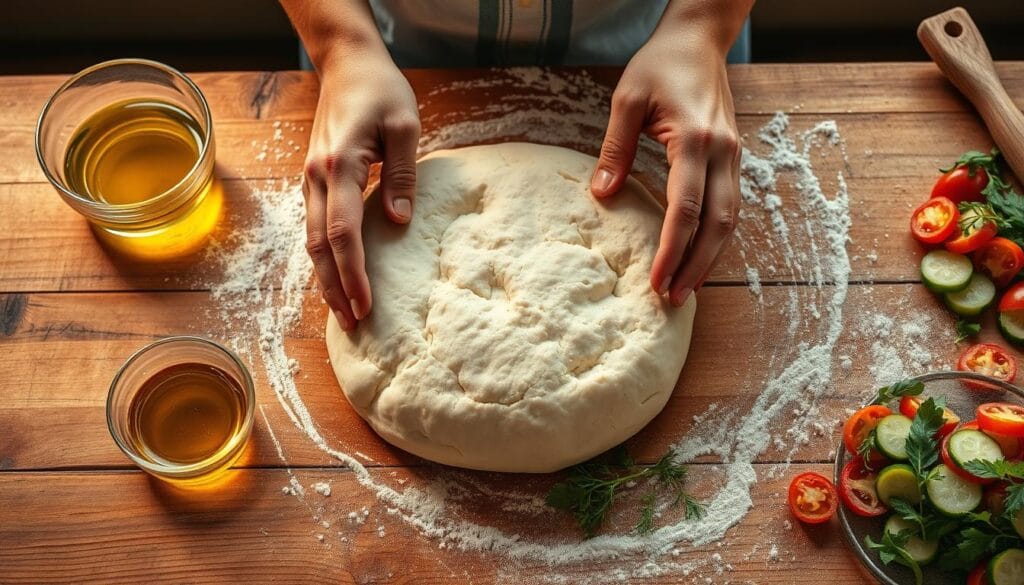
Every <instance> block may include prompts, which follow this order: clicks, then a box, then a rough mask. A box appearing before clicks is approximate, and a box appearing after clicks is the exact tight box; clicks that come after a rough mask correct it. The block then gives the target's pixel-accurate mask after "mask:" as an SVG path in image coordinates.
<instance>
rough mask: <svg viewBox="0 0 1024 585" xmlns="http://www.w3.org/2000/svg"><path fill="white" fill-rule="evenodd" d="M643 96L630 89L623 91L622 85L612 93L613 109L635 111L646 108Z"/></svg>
mask: <svg viewBox="0 0 1024 585" xmlns="http://www.w3.org/2000/svg"><path fill="white" fill-rule="evenodd" d="M644 101H645V100H644V96H643V94H641V93H639V92H637V91H634V90H629V89H623V88H622V85H621V84H620V85H619V87H618V88H616V89H615V92H614V93H612V109H624V110H633V109H636V108H642V107H643V106H644Z"/></svg>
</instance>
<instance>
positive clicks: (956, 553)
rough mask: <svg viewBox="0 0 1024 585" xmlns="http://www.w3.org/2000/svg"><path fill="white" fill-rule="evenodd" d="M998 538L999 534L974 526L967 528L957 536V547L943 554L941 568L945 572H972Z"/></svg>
mask: <svg viewBox="0 0 1024 585" xmlns="http://www.w3.org/2000/svg"><path fill="white" fill-rule="evenodd" d="M997 538H999V534H995V533H990V532H986V531H984V530H981V529H980V528H976V527H973V526H970V527H967V528H965V529H963V530H961V531H960V533H959V534H957V543H956V546H952V547H950V548H948V549H946V552H945V553H943V555H942V558H940V559H939V567H940V568H942V569H944V570H952V569H963V570H970V569H971V568H973V567H974V566H975V565H977V564H978V561H979V560H981V558H982V557H984V556H985V555H986V554H987V553H988V552H989V549H991V548H992V546H993V545H994V544H995V541H996V539H997Z"/></svg>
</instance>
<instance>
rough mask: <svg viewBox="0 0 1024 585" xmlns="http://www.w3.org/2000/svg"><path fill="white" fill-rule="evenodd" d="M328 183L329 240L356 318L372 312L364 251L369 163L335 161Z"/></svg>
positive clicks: (327, 229) (339, 274) (327, 214)
mask: <svg viewBox="0 0 1024 585" xmlns="http://www.w3.org/2000/svg"><path fill="white" fill-rule="evenodd" d="M329 166H333V168H331V169H330V177H331V178H330V179H329V180H328V183H327V213H326V217H327V223H326V226H327V227H326V233H327V242H328V243H329V244H330V250H331V254H332V255H333V257H334V264H335V266H337V272H338V276H340V277H341V286H342V288H343V289H344V293H345V296H347V297H348V301H349V306H350V308H351V311H352V315H353V316H354V317H355V319H357V320H360V319H363V318H364V317H366V316H367V315H368V314H369V313H370V308H371V304H372V300H371V297H370V282H369V279H368V278H367V277H366V264H365V255H364V252H363V237H362V224H363V190H362V188H361V187H360V184H361V182H360V174H362V177H363V179H362V181H363V182H365V175H366V172H367V170H368V169H367V168H361V166H362V167H365V166H366V165H360V163H358V162H354V161H347V160H345V159H341V160H337V161H333V165H329Z"/></svg>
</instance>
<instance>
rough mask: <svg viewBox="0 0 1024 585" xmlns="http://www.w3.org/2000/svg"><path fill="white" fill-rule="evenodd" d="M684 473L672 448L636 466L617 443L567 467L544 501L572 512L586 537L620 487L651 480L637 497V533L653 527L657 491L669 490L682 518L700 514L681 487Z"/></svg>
mask: <svg viewBox="0 0 1024 585" xmlns="http://www.w3.org/2000/svg"><path fill="white" fill-rule="evenodd" d="M686 472H687V468H686V466H685V465H683V464H681V463H678V462H677V461H676V453H675V451H674V450H672V449H669V451H668V452H667V453H665V455H663V456H662V457H661V459H659V460H658V462H657V463H655V464H654V465H652V466H647V467H645V466H641V465H637V463H636V461H634V460H633V458H632V457H631V456H630V455H629V453H628V452H627V451H626V448H625V446H624V445H619V446H618V447H616V448H615V449H612V450H611V451H609V452H608V453H605V454H604V455H600V456H598V457H596V458H594V459H591V460H590V461H586V462H584V463H581V464H579V465H576V466H574V467H572V468H571V469H569V477H568V479H567V480H566V481H563V482H561V483H558V484H555V486H554V487H552V488H551V491H550V492H548V495H547V499H546V502H547V504H548V505H549V506H551V507H553V508H557V509H559V510H565V511H567V512H572V514H573V517H574V518H575V519H576V523H577V524H579V526H580V528H582V529H583V533H584V534H585V535H586V537H587V538H590V537H592V536H594V535H595V534H597V531H598V530H599V529H600V528H601V525H602V524H604V520H605V518H606V517H607V516H608V512H609V511H610V510H611V507H612V503H613V502H614V500H615V497H616V495H617V494H618V492H619V490H620V488H622V487H625V486H626V485H627V484H629V483H630V482H640V481H644V480H653V482H652V483H653V488H654V489H653V490H652V491H650V492H649V493H647V494H646V495H645V496H644V498H643V499H642V500H641V508H640V517H639V519H638V520H637V523H636V525H635V527H634V530H636V532H637V533H639V534H648V533H650V532H652V531H653V530H654V517H655V514H656V512H657V496H658V492H669V493H670V494H671V496H672V503H671V505H672V506H678V505H679V504H683V505H684V507H685V508H684V514H685V517H686V519H691V518H700V517H701V516H703V515H704V505H703V504H702V503H700V502H698V501H697V500H696V499H694V498H693V497H692V496H690V494H688V493H687V492H686V490H685V488H684V485H683V484H684V482H685V480H686Z"/></svg>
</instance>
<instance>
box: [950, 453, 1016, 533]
mask: <svg viewBox="0 0 1024 585" xmlns="http://www.w3.org/2000/svg"><path fill="white" fill-rule="evenodd" d="M964 469H965V470H966V471H967V472H968V473H970V474H971V475H974V476H976V477H980V478H982V479H1001V480H1003V481H1005V482H1008V484H1009V485H1007V486H1006V500H1005V501H1004V502H1003V516H1004V517H1005V518H1006V519H1007V520H1009V521H1011V522H1012V521H1013V518H1014V517H1015V516H1016V515H1017V512H1019V511H1020V510H1021V509H1024V483H1021V482H1024V461H1005V460H1002V461H986V460H984V459H975V460H973V461H968V462H967V463H964Z"/></svg>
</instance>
